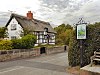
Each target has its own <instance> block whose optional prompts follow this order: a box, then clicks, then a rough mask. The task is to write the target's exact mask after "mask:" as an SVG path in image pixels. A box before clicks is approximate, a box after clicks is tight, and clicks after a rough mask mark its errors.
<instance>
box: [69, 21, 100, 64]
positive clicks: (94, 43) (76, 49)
mask: <svg viewBox="0 0 100 75" xmlns="http://www.w3.org/2000/svg"><path fill="white" fill-rule="evenodd" d="M82 43H83V45H82V46H83V47H82V48H83V61H84V62H83V65H84V66H85V65H87V64H89V63H90V57H91V56H92V55H93V52H94V51H100V23H95V24H90V25H88V26H87V39H86V40H83V41H82ZM68 60H69V65H70V66H79V65H80V40H77V39H76V30H75V31H74V32H73V34H72V35H71V38H70V43H69V51H68Z"/></svg>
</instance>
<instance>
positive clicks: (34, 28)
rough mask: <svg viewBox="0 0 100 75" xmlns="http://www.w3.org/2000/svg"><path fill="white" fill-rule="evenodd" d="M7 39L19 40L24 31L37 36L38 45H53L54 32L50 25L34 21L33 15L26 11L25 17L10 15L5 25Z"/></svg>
mask: <svg viewBox="0 0 100 75" xmlns="http://www.w3.org/2000/svg"><path fill="white" fill-rule="evenodd" d="M6 27H7V29H8V30H7V32H8V38H9V39H16V38H18V39H20V38H21V37H22V32H24V30H27V31H30V32H32V33H33V34H35V35H36V36H37V42H36V44H35V45H39V44H47V43H48V44H55V33H56V32H55V31H54V29H53V28H52V27H51V25H50V23H48V22H44V21H40V20H37V19H34V17H33V13H32V12H31V11H28V13H27V17H25V16H21V15H18V14H14V13H12V14H11V16H10V19H9V20H8V22H7V24H6Z"/></svg>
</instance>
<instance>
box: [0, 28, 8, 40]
mask: <svg viewBox="0 0 100 75" xmlns="http://www.w3.org/2000/svg"><path fill="white" fill-rule="evenodd" d="M6 30H7V28H6V27H2V28H0V38H5V37H6V36H7V32H6Z"/></svg>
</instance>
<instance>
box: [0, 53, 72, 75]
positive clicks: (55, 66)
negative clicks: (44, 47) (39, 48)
mask: <svg viewBox="0 0 100 75" xmlns="http://www.w3.org/2000/svg"><path fill="white" fill-rule="evenodd" d="M67 66H68V58H67V52H64V53H57V54H52V55H42V56H39V57H34V58H30V59H29V58H28V59H21V60H14V61H8V62H0V75H72V74H69V73H66V67H67Z"/></svg>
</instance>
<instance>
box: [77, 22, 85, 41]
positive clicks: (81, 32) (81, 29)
mask: <svg viewBox="0 0 100 75" xmlns="http://www.w3.org/2000/svg"><path fill="white" fill-rule="evenodd" d="M77 39H86V24H80V25H77Z"/></svg>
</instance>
